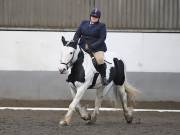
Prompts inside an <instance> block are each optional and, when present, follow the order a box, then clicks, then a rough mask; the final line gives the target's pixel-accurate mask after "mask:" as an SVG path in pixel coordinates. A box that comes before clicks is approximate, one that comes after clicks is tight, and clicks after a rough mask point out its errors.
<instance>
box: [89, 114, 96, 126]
mask: <svg viewBox="0 0 180 135" xmlns="http://www.w3.org/2000/svg"><path fill="white" fill-rule="evenodd" d="M96 120H97V116H96V115H91V119H90V120H88V121H87V124H94V123H95V122H96Z"/></svg>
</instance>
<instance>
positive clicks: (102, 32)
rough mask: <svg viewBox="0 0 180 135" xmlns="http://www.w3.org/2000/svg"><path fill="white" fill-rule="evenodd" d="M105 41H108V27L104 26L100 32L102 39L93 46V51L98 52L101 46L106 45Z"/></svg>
mask: <svg viewBox="0 0 180 135" xmlns="http://www.w3.org/2000/svg"><path fill="white" fill-rule="evenodd" d="M105 39H106V25H105V24H103V25H102V27H101V30H100V37H99V39H98V40H97V41H96V42H95V43H93V44H91V48H92V49H93V50H96V49H97V48H98V47H99V46H100V45H101V44H103V43H104V41H105Z"/></svg>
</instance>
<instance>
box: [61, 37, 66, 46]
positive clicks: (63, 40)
mask: <svg viewBox="0 0 180 135" xmlns="http://www.w3.org/2000/svg"><path fill="white" fill-rule="evenodd" d="M61 41H62V43H63V45H66V44H67V41H66V40H65V38H64V36H62V37H61Z"/></svg>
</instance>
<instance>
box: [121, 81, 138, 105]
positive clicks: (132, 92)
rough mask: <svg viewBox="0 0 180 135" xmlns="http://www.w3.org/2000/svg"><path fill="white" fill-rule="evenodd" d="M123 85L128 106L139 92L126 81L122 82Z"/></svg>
mask: <svg viewBox="0 0 180 135" xmlns="http://www.w3.org/2000/svg"><path fill="white" fill-rule="evenodd" d="M124 87H125V91H126V93H127V100H128V106H129V107H133V106H134V105H135V103H136V100H135V97H136V96H137V95H139V94H140V93H141V92H140V91H139V90H138V89H136V88H135V87H133V86H132V85H130V84H129V83H128V82H126V81H125V82H124Z"/></svg>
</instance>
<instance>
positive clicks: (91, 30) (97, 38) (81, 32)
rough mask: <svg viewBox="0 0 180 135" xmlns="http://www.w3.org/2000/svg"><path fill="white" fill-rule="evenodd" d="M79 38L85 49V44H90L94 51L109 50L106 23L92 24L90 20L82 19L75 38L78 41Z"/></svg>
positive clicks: (81, 45)
mask: <svg viewBox="0 0 180 135" xmlns="http://www.w3.org/2000/svg"><path fill="white" fill-rule="evenodd" d="M79 39H80V41H79V45H80V47H81V48H83V49H85V44H88V45H89V48H90V49H91V50H92V51H93V52H98V51H104V52H106V51H107V47H106V44H105V39H106V25H105V24H104V23H101V22H96V23H94V24H90V21H87V20H85V21H82V22H81V24H80V26H79V27H78V28H77V31H76V33H75V35H74V38H73V40H74V41H76V42H78V40H79Z"/></svg>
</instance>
